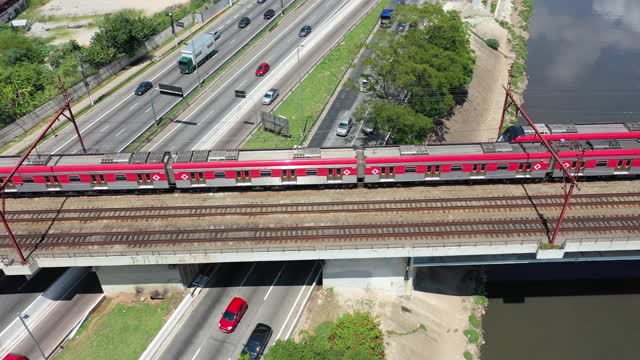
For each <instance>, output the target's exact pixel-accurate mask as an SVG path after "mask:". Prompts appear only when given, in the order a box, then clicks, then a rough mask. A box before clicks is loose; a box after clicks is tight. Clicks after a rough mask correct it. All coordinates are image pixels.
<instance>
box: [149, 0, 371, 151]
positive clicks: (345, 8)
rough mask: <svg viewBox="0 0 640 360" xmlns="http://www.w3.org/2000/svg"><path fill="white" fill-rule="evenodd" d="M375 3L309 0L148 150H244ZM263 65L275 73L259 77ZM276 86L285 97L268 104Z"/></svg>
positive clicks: (196, 102) (368, 1)
mask: <svg viewBox="0 0 640 360" xmlns="http://www.w3.org/2000/svg"><path fill="white" fill-rule="evenodd" d="M374 5H375V1H374V0H324V1H318V0H307V1H306V2H304V3H303V4H301V5H300V6H299V7H298V8H296V9H295V10H294V11H292V12H291V14H290V15H292V16H290V17H289V18H287V19H285V20H284V21H283V22H282V23H280V24H279V25H278V26H277V27H276V28H275V29H274V31H273V33H272V34H271V36H270V37H265V38H264V39H262V40H261V41H260V43H259V44H258V45H257V46H256V47H255V48H254V49H252V50H251V51H250V52H248V53H247V55H246V56H245V57H244V58H243V60H242V61H240V62H238V63H237V64H236V65H234V67H233V68H232V69H230V70H229V71H228V72H226V73H225V75H223V76H222V77H221V78H220V79H218V81H217V82H216V84H215V85H214V86H212V87H211V89H210V90H209V91H208V92H207V94H206V95H203V96H201V97H200V99H198V100H197V101H195V102H194V103H193V104H192V105H191V108H190V109H189V110H187V111H185V113H183V114H182V115H181V117H180V118H179V119H178V120H176V121H175V122H174V124H171V125H170V126H168V127H167V128H166V129H164V131H162V132H161V133H160V134H159V135H158V136H156V138H155V139H153V141H152V142H151V143H150V144H149V145H147V146H146V147H145V150H147V151H151V150H166V151H177V150H190V149H214V148H218V149H219V148H235V147H238V146H239V145H241V143H242V142H243V140H244V139H245V138H246V136H247V134H248V133H250V132H251V130H253V128H254V127H255V125H254V124H253V123H255V120H257V118H258V116H259V112H260V111H261V110H264V111H269V110H270V109H273V108H274V107H275V105H276V104H277V103H278V102H279V101H280V100H281V99H282V98H283V97H284V95H286V94H287V92H288V91H289V90H290V89H291V88H292V87H293V86H295V85H296V84H297V82H298V79H300V78H301V77H302V76H304V74H305V73H306V72H308V71H309V70H310V69H312V68H313V66H314V65H315V64H316V62H317V61H319V60H320V59H322V57H323V56H324V54H326V52H327V51H328V50H330V49H331V47H332V46H333V44H335V43H336V42H337V41H339V39H340V38H341V36H342V35H343V34H345V33H346V32H347V31H348V30H349V29H350V28H351V27H352V26H354V25H355V24H356V23H357V21H358V20H359V19H360V18H361V17H362V16H364V14H366V12H367V10H368V9H370V8H371V7H372V6H374ZM304 25H311V27H312V28H313V31H312V32H311V34H310V35H309V36H308V37H306V38H300V37H299V36H298V33H299V31H300V29H301V28H302V27H303V26H304ZM298 56H299V57H300V61H299V62H298ZM261 62H267V63H269V64H270V65H271V70H270V71H269V72H268V73H267V74H266V75H265V76H263V77H258V76H256V75H255V70H256V68H257V67H258V65H259V64H260V63H261ZM272 87H275V88H278V89H280V93H281V96H280V98H279V99H278V100H277V101H276V102H275V103H274V104H272V105H270V106H264V105H262V104H261V103H260V99H261V98H262V96H263V95H264V93H265V92H266V91H267V90H268V89H270V88H272ZM234 90H244V91H246V93H247V97H246V98H245V99H240V98H236V97H235V96H234Z"/></svg>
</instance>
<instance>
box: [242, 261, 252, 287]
mask: <svg viewBox="0 0 640 360" xmlns="http://www.w3.org/2000/svg"><path fill="white" fill-rule="evenodd" d="M254 267H256V263H253V265H251V269H249V272H248V273H247V275H246V276H245V277H244V280H242V283H240V287H242V285H244V283H245V282H246V281H247V279H248V278H249V274H251V272H252V271H253V268H254Z"/></svg>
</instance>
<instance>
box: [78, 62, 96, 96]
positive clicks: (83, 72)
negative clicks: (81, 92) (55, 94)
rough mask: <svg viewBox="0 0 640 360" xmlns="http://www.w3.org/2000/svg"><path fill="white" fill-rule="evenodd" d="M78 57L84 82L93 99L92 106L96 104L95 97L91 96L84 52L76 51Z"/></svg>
mask: <svg viewBox="0 0 640 360" xmlns="http://www.w3.org/2000/svg"><path fill="white" fill-rule="evenodd" d="M76 58H77V59H78V62H79V63H80V66H79V70H80V73H81V74H82V83H83V84H84V87H85V89H87V94H88V95H89V101H91V106H95V103H94V102H93V97H92V96H91V87H90V86H89V82H88V81H87V65H85V63H84V60H83V59H82V54H80V53H78V52H76Z"/></svg>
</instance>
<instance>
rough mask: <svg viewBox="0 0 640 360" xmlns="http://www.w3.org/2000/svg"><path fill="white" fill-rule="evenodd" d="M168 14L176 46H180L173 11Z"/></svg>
mask: <svg viewBox="0 0 640 360" xmlns="http://www.w3.org/2000/svg"><path fill="white" fill-rule="evenodd" d="M167 16H168V17H169V21H170V22H171V33H172V34H173V40H175V42H176V48H178V35H176V27H175V26H174V25H173V13H172V12H169V13H168V14H167Z"/></svg>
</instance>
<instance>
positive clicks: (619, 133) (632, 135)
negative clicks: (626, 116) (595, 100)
mask: <svg viewBox="0 0 640 360" xmlns="http://www.w3.org/2000/svg"><path fill="white" fill-rule="evenodd" d="M536 127H537V128H538V131H540V134H542V136H544V138H545V139H546V140H549V141H571V140H608V139H640V122H628V123H607V124H536ZM539 141H540V138H539V136H538V135H536V132H535V131H534V130H533V128H532V127H531V126H529V125H513V126H510V127H508V128H507V129H506V130H505V131H504V133H503V134H502V136H501V137H500V138H499V139H498V142H539Z"/></svg>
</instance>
